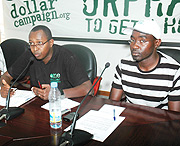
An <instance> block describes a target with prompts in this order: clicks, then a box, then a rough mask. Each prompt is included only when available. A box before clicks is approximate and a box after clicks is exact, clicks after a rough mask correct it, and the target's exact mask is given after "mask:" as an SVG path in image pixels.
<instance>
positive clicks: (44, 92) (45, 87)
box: [31, 84, 51, 100]
mask: <svg viewBox="0 0 180 146" xmlns="http://www.w3.org/2000/svg"><path fill="white" fill-rule="evenodd" d="M50 89H51V86H50V85H49V84H42V89H40V88H37V87H32V88H31V90H32V91H33V92H34V94H35V95H36V96H39V97H40V98H42V99H43V100H48V96H49V91H50Z"/></svg>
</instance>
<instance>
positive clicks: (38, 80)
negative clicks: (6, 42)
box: [38, 80, 42, 89]
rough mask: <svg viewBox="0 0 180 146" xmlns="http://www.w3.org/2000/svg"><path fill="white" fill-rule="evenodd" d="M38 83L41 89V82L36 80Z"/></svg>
mask: <svg viewBox="0 0 180 146" xmlns="http://www.w3.org/2000/svg"><path fill="white" fill-rule="evenodd" d="M38 84H39V87H40V88H41V89H42V86H41V83H40V82H39V80H38Z"/></svg>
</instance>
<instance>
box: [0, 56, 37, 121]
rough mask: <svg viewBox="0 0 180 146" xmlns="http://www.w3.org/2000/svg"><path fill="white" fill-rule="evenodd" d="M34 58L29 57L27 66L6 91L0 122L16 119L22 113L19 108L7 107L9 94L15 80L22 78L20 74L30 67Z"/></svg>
mask: <svg viewBox="0 0 180 146" xmlns="http://www.w3.org/2000/svg"><path fill="white" fill-rule="evenodd" d="M33 60H34V58H33V57H31V58H30V60H29V62H28V64H27V65H26V67H25V68H24V70H23V71H22V72H21V74H20V75H19V76H18V77H17V78H16V80H15V81H14V82H13V83H12V84H11V86H10V88H9V90H8V95H7V98H6V107H5V108H3V109H1V110H0V120H1V119H3V118H5V119H6V120H11V119H13V118H16V117H17V116H19V115H21V114H22V113H24V109H23V108H20V107H9V103H10V92H11V88H12V87H13V86H14V84H15V83H16V82H17V80H18V79H19V78H20V77H21V76H22V74H23V73H24V72H25V71H26V69H27V68H28V66H29V65H30V63H31V61H33Z"/></svg>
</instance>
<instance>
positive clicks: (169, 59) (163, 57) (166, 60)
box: [157, 51, 180, 66]
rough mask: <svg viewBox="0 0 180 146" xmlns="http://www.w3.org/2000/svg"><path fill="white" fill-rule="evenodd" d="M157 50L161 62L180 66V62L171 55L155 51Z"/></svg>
mask: <svg viewBox="0 0 180 146" xmlns="http://www.w3.org/2000/svg"><path fill="white" fill-rule="evenodd" d="M157 52H158V53H159V54H160V57H161V62H162V63H167V64H174V65H177V66H180V64H179V63H178V62H177V61H176V60H175V59H174V58H172V57H171V56H169V55H167V54H165V53H163V52H161V51H157Z"/></svg>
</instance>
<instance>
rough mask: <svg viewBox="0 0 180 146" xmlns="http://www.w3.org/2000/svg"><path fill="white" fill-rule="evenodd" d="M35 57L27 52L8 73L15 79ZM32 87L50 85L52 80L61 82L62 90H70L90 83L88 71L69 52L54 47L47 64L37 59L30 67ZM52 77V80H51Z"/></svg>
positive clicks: (60, 47) (60, 87)
mask: <svg viewBox="0 0 180 146" xmlns="http://www.w3.org/2000/svg"><path fill="white" fill-rule="evenodd" d="M32 56H33V54H32V53H31V51H30V50H27V51H26V52H25V53H23V55H22V56H21V57H19V58H18V60H16V62H15V63H14V64H13V65H12V66H11V67H10V68H9V69H8V73H9V74H10V75H11V76H12V77H13V78H14V79H15V78H17V77H18V75H19V74H20V73H21V72H22V71H23V69H24V68H25V67H26V65H27V64H28V62H29V60H30V58H31V57H32ZM28 70H29V73H30V80H31V86H35V87H39V84H38V81H39V82H40V83H41V84H50V79H52V77H53V79H55V80H59V83H58V87H59V89H60V90H62V89H68V88H72V87H75V86H78V85H80V84H82V83H83V82H85V81H88V80H89V78H88V76H87V73H86V71H85V70H84V68H83V66H82V65H81V64H80V62H79V60H78V59H77V57H76V56H75V55H73V54H72V53H71V52H70V51H69V50H67V49H65V48H63V47H62V46H59V45H55V44H54V45H53V55H52V58H51V59H50V61H49V62H48V63H47V64H44V62H43V61H40V60H37V59H35V60H34V61H33V62H32V64H31V65H30V67H29V69H28ZM50 76H51V78H50Z"/></svg>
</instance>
